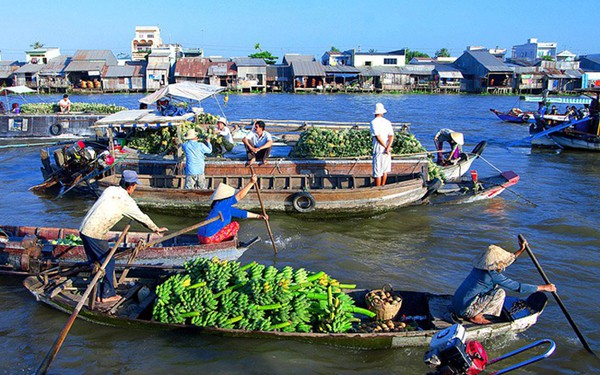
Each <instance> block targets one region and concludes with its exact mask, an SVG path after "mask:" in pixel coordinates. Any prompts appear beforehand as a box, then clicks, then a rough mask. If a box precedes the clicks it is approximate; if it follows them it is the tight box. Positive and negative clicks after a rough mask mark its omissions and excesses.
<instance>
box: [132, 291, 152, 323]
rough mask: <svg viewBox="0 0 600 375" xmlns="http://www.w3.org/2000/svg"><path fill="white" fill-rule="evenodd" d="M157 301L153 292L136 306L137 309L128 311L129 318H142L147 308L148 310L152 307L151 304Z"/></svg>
mask: <svg viewBox="0 0 600 375" xmlns="http://www.w3.org/2000/svg"><path fill="white" fill-rule="evenodd" d="M155 299H156V292H155V291H151V292H150V294H148V296H147V297H146V298H144V299H143V300H142V301H141V302H140V303H139V304H138V305H137V306H135V308H132V309H131V310H129V311H128V314H127V317H128V318H129V319H137V318H138V317H139V316H140V314H141V313H142V312H144V310H146V308H148V306H150V304H152V303H153V302H154V300H155Z"/></svg>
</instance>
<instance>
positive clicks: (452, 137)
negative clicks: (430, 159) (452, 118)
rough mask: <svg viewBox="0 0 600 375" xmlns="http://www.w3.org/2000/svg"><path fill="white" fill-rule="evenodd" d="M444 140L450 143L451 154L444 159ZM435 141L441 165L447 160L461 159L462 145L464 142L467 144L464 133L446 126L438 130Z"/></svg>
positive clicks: (438, 160)
mask: <svg viewBox="0 0 600 375" xmlns="http://www.w3.org/2000/svg"><path fill="white" fill-rule="evenodd" d="M444 142H448V144H449V145H450V154H449V155H448V159H444V155H443V153H442V150H443V149H444ZM433 143H435V148H436V149H437V153H438V158H437V163H438V164H439V165H444V164H446V163H447V162H452V161H453V160H458V159H460V154H461V152H462V149H461V147H462V145H463V144H465V139H464V136H463V133H459V132H455V131H454V130H452V129H447V128H444V129H441V130H440V131H439V132H437V133H436V135H435V137H433Z"/></svg>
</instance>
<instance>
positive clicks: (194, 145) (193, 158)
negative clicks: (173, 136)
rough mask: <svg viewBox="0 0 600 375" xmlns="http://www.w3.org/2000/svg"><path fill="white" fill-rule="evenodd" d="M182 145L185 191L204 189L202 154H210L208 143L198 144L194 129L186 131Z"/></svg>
mask: <svg viewBox="0 0 600 375" xmlns="http://www.w3.org/2000/svg"><path fill="white" fill-rule="evenodd" d="M185 139H186V141H185V142H184V143H183V145H182V147H183V152H184V153H185V186H184V188H185V189H206V181H205V179H204V154H210V153H211V152H212V146H211V144H210V142H209V141H206V142H198V133H196V131H195V130H194V129H190V130H188V131H187V133H186V135H185Z"/></svg>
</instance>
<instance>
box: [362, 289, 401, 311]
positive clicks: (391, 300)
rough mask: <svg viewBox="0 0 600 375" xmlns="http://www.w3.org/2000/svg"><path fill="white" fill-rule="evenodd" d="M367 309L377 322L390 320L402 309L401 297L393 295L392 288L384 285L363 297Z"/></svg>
mask: <svg viewBox="0 0 600 375" xmlns="http://www.w3.org/2000/svg"><path fill="white" fill-rule="evenodd" d="M365 302H366V303H367V308H368V309H369V310H370V311H372V312H374V313H375V314H376V317H375V318H376V319H377V320H392V319H394V318H395V317H396V315H397V314H398V311H400V307H402V297H401V296H400V295H394V291H393V289H392V286H391V285H389V284H386V285H384V286H383V288H381V289H374V290H372V291H370V292H369V293H367V295H366V296H365Z"/></svg>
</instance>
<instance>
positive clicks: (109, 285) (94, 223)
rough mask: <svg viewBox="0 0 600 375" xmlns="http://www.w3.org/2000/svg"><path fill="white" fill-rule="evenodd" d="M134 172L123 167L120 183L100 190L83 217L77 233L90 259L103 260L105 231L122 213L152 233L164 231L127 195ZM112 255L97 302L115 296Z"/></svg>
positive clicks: (135, 178)
mask: <svg viewBox="0 0 600 375" xmlns="http://www.w3.org/2000/svg"><path fill="white" fill-rule="evenodd" d="M138 183H139V181H138V176H137V173H136V172H135V171H130V170H125V171H123V173H122V174H121V181H120V183H119V185H120V186H110V187H108V188H106V190H104V192H103V193H102V195H101V196H100V198H98V200H97V201H96V203H94V205H93V206H92V208H91V209H90V210H89V211H88V213H87V214H86V215H85V217H84V218H83V221H82V222H81V226H80V227H79V233H80V234H81V239H82V241H83V248H84V250H85V254H86V255H87V258H88V260H89V261H90V262H98V263H103V262H104V260H105V259H106V256H107V255H108V253H110V246H109V245H108V241H107V240H105V238H106V235H107V234H108V231H109V230H110V229H111V228H112V227H113V226H114V225H115V224H116V223H118V222H119V221H120V220H121V219H122V218H123V217H124V216H125V217H128V218H130V219H133V220H136V221H137V222H139V223H141V224H143V225H144V226H146V227H147V228H148V229H150V230H151V231H153V232H154V233H156V234H160V233H162V232H166V231H167V230H168V229H167V228H165V227H162V228H159V227H158V226H156V224H154V222H153V221H152V219H150V217H148V215H146V214H145V213H143V212H142V211H141V210H140V208H139V207H138V205H137V203H135V201H134V200H133V198H131V194H133V192H134V191H135V188H136V186H137V184H138ZM114 272H115V259H114V258H112V259H111V260H110V262H109V263H108V265H107V266H106V273H105V274H104V277H103V278H102V281H100V287H99V288H98V296H97V300H98V302H114V301H118V300H119V299H120V298H121V297H119V296H118V295H117V293H116V291H115V285H114V284H113V283H114Z"/></svg>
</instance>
